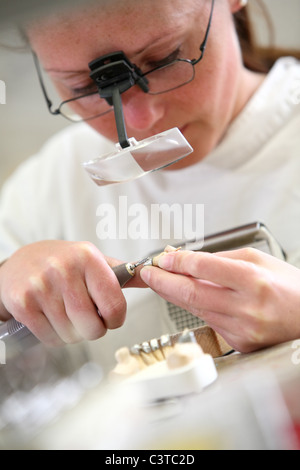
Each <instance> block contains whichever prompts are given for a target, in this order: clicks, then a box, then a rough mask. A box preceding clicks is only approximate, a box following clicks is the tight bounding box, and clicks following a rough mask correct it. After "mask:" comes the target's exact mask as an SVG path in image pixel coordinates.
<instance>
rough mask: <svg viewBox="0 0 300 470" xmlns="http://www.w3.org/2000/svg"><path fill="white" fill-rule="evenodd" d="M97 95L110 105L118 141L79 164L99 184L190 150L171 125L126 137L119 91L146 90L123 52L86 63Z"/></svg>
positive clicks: (155, 166) (133, 175) (175, 158)
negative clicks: (138, 136)
mask: <svg viewBox="0 0 300 470" xmlns="http://www.w3.org/2000/svg"><path fill="white" fill-rule="evenodd" d="M89 67H90V69H91V74H90V77H91V78H92V79H93V80H94V81H95V83H96V85H97V87H98V91H99V95H100V97H101V98H102V99H105V100H106V101H107V102H108V104H109V105H110V106H113V108H114V113H115V121H116V126H117V132H118V138H119V143H118V144H116V152H112V153H110V154H107V155H104V156H102V157H100V158H98V159H96V160H92V161H89V162H86V163H84V164H83V166H84V168H85V169H86V170H87V171H88V173H89V174H90V176H91V177H92V179H93V180H94V181H95V182H96V183H97V184H98V185H99V186H103V185H106V184H112V183H120V182H126V181H130V180H133V179H136V178H139V177H141V176H144V175H145V174H147V173H150V172H152V171H156V170H159V169H161V168H165V167H167V166H169V165H171V164H173V163H175V162H177V161H178V160H181V159H182V158H184V157H186V156H187V155H189V154H190V153H191V152H193V149H192V147H191V146H190V145H189V143H188V142H187V141H186V139H185V138H184V137H183V135H182V134H181V132H180V131H179V129H177V128H174V129H171V130H169V131H166V132H163V133H161V134H158V135H155V136H153V137H150V138H148V139H145V140H143V141H141V142H137V141H136V140H135V139H134V138H130V139H128V137H127V132H126V126H125V120H124V113H123V106H122V98H121V95H122V93H124V92H125V91H127V90H129V89H130V88H131V87H133V86H135V85H137V86H139V87H140V88H141V90H143V91H144V92H145V93H148V92H149V87H148V80H147V78H146V77H144V76H143V75H142V72H141V71H140V69H139V68H138V67H137V66H136V65H134V64H132V63H131V62H130V60H129V59H128V58H127V57H126V55H125V54H124V53H123V52H115V53H112V54H108V55H106V56H103V57H100V58H99V59H96V60H94V61H93V62H91V63H90V64H89Z"/></svg>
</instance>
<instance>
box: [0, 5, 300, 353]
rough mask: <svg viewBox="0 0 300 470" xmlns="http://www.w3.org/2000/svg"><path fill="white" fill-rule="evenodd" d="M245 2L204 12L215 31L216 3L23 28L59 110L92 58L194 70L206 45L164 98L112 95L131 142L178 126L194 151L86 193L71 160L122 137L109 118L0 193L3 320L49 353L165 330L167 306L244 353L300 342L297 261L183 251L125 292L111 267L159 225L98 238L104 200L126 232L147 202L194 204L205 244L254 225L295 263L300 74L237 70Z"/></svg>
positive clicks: (101, 13) (139, 249)
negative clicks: (237, 18) (140, 233)
mask: <svg viewBox="0 0 300 470" xmlns="http://www.w3.org/2000/svg"><path fill="white" fill-rule="evenodd" d="M244 4H245V2H244V1H243V2H241V1H240V0H219V1H217V2H215V6H214V10H213V16H212V22H211V28H210V30H209V28H208V26H207V25H208V24H209V19H210V14H211V11H212V6H213V3H212V1H211V0H187V1H185V2H184V3H182V2H181V1H180V0H167V1H164V2H161V1H160V0H155V1H153V0H151V1H150V0H143V1H140V0H138V1H137V0H128V1H126V2H124V1H123V2H122V1H120V0H115V1H113V2H112V1H109V2H106V1H100V0H99V1H96V2H94V3H93V4H91V5H89V4H88V5H87V6H86V7H84V8H82V9H81V10H80V11H77V12H73V13H71V14H70V12H68V14H61V13H60V15H53V16H51V17H49V18H47V19H43V21H41V22H40V21H37V22H36V23H34V24H31V25H30V26H29V28H28V30H27V34H28V38H29V41H30V44H31V47H32V49H33V50H34V52H35V54H36V55H37V57H38V59H39V61H40V62H41V63H42V66H43V68H44V69H45V70H46V72H47V73H48V74H49V76H50V77H51V79H52V80H53V82H54V84H55V86H56V88H57V90H58V91H59V93H60V96H61V98H62V100H63V101H66V100H69V99H73V98H78V97H80V96H82V95H86V94H90V93H91V92H95V84H94V83H93V81H92V80H91V79H90V78H89V72H90V70H89V67H88V64H89V63H90V62H91V61H93V60H94V59H96V58H98V57H100V56H103V55H105V54H110V53H113V52H115V51H119V50H122V51H124V53H125V54H126V56H127V57H128V58H129V59H130V60H131V62H132V63H134V64H136V65H137V66H138V67H139V68H140V69H141V70H142V71H143V72H146V71H148V70H152V69H155V68H157V67H160V66H165V65H168V64H170V62H173V61H174V60H177V59H190V60H191V59H194V58H196V57H197V58H198V56H199V54H200V52H199V45H200V44H201V43H203V42H202V41H203V38H204V37H205V35H206V33H207V32H208V31H209V36H208V38H207V47H206V50H205V54H204V56H203V58H202V61H201V62H200V63H199V64H198V65H195V78H194V80H192V81H190V82H189V83H187V84H185V86H182V87H177V88H176V89H175V90H172V91H168V85H166V86H165V89H164V91H166V92H165V93H163V94H158V95H151V94H147V93H144V92H143V91H142V90H141V89H139V88H138V87H137V86H135V87H133V88H131V89H130V90H128V91H127V92H126V93H124V94H123V95H122V100H123V106H124V114H125V119H126V125H127V131H128V134H129V135H130V137H131V136H134V137H135V138H136V139H137V140H142V139H144V138H146V137H149V136H152V135H154V134H157V133H160V132H162V131H165V130H167V129H170V128H173V127H178V128H179V129H180V130H181V131H182V133H183V134H184V136H185V137H186V139H187V140H188V141H189V142H190V144H191V145H192V147H193V148H194V153H193V154H192V155H191V156H190V157H187V158H185V159H183V160H182V161H181V162H179V163H177V164H176V165H174V166H173V167H170V168H169V169H167V170H164V171H161V172H158V173H154V174H151V175H148V176H147V177H145V178H142V179H140V180H137V181H134V182H131V183H126V184H122V185H117V186H115V185H113V186H106V187H103V188H97V187H96V186H93V184H92V182H91V181H90V180H89V179H88V177H87V176H86V175H85V174H84V172H83V170H82V168H81V167H80V163H81V162H82V161H85V160H88V159H90V158H96V157H97V156H99V155H101V154H104V153H107V152H108V151H111V149H112V141H114V142H115V141H117V135H116V128H115V121H114V116H113V113H108V114H105V115H102V116H100V117H96V118H95V119H91V120H88V121H87V123H82V124H77V125H76V126H71V127H70V128H68V129H67V130H66V131H63V133H61V134H60V135H58V136H56V137H54V139H53V140H51V141H50V142H49V143H48V144H47V145H46V146H45V147H44V149H43V150H42V152H41V154H40V155H39V156H37V157H34V158H33V159H31V161H29V162H28V163H26V164H25V165H23V166H22V167H21V169H20V170H19V171H18V172H17V173H16V175H15V176H14V177H13V178H12V179H11V181H10V182H8V183H7V185H6V187H5V189H4V192H3V195H2V204H1V210H0V224H1V226H0V233H1V237H0V239H1V242H0V243H1V259H2V260H3V261H4V263H3V265H2V267H1V269H0V292H1V304H0V318H1V319H2V320H6V319H7V318H9V316H10V315H11V314H12V315H13V316H14V317H15V318H16V319H17V320H19V321H21V322H23V323H24V324H25V325H26V326H28V328H29V329H30V330H31V331H32V332H33V333H34V334H35V335H36V336H37V337H38V338H39V339H40V340H41V341H43V342H45V343H46V344H50V345H57V344H61V343H74V342H77V341H80V340H82V339H86V340H95V339H98V338H100V337H103V336H104V335H105V334H106V332H107V330H116V329H118V331H114V332H109V334H108V335H106V338H105V339H102V340H101V342H99V343H97V346H96V348H97V351H100V349H101V348H104V349H105V351H106V354H107V353H108V354H107V355H108V356H110V355H109V352H111V353H113V352H114V350H115V349H116V348H117V347H118V346H123V345H124V344H125V343H127V344H128V345H130V344H133V343H135V342H139V341H143V340H145V339H150V338H151V337H157V336H159V335H160V334H162V333H165V332H166V331H172V330H174V329H176V326H175V325H174V324H173V323H172V321H171V319H170V317H169V316H168V312H167V304H166V303H165V302H164V301H163V300H162V299H163V298H164V299H167V300H168V301H170V302H172V303H175V304H178V305H180V306H182V307H184V308H186V309H188V310H189V311H191V312H192V313H193V314H194V315H195V316H198V317H201V318H202V319H204V320H205V321H206V322H207V323H208V324H209V325H211V326H212V327H213V328H214V329H215V330H217V331H218V332H220V333H221V334H222V335H223V336H224V338H225V339H226V340H227V341H228V342H229V343H230V344H231V345H232V346H233V347H234V348H236V349H237V350H240V351H244V352H248V351H253V350H255V349H258V348H261V347H264V346H267V345H272V344H276V343H279V342H283V341H287V340H292V339H295V338H297V337H299V336H300V314H299V311H300V308H299V307H300V293H299V284H300V271H299V269H298V268H297V267H295V266H292V264H287V263H283V262H281V261H278V260H277V259H273V258H272V257H270V256H269V255H265V254H263V253H261V252H257V251H255V250H238V251H236V252H230V253H221V254H214V255H210V254H205V253H190V252H185V251H183V252H177V253H171V254H169V255H167V256H165V257H163V258H162V260H161V268H163V269H158V268H144V269H143V270H142V271H141V276H140V277H139V276H137V277H136V279H134V280H133V281H131V287H145V284H146V285H148V286H150V287H151V289H152V290H150V289H128V290H127V291H126V292H125V291H124V292H122V290H121V289H120V287H119V285H118V282H117V280H116V278H115V276H114V274H113V273H112V270H111V268H110V266H113V265H116V264H118V263H119V262H120V261H121V260H122V261H124V260H126V261H128V260H137V259H139V258H143V257H144V256H145V255H147V254H148V253H149V252H152V251H155V250H159V249H161V248H163V244H164V243H165V242H166V241H167V240H165V239H164V237H163V236H162V234H161V232H160V236H158V237H156V236H155V237H153V236H151V234H153V233H157V232H155V227H151V230H150V229H149V233H148V236H144V238H143V237H136V239H133V237H130V236H129V232H127V233H125V235H124V233H123V234H121V235H122V236H120V232H119V233H118V235H119V236H110V237H109V236H107V237H105V236H104V234H103V232H101V230H100V229H99V224H100V226H101V227H102V229H103V227H104V223H103V220H102V219H101V217H103V207H104V205H105V207H106V208H107V205H108V204H112V205H113V207H114V208H115V209H116V217H117V218H118V220H120V221H121V219H122V217H123V219H122V221H124V217H125V218H126V220H127V222H128V221H129V219H130V217H132V216H133V215H134V207H135V206H134V205H135V204H136V203H140V204H142V205H143V207H145V209H146V212H145V214H146V216H147V214H149V213H150V212H151V208H153V207H154V205H157V204H160V205H163V204H164V207H167V208H168V207H169V208H170V207H171V206H172V204H174V203H178V204H180V205H181V206H182V207H184V205H187V204H190V205H196V204H204V208H205V232H206V234H210V233H213V232H217V231H219V230H224V229H226V228H230V227H234V226H237V225H240V224H243V223H248V222H253V221H254V220H261V221H263V222H264V223H266V225H268V226H269V228H270V229H271V230H272V232H273V233H274V234H275V235H276V237H277V238H278V240H279V241H280V242H281V244H282V245H283V247H284V249H285V250H286V252H287V253H288V255H289V261H290V262H291V263H293V264H295V265H297V264H298V266H300V245H299V234H300V218H299V199H300V193H299V187H300V185H299V175H300V171H299V170H300V168H299V166H300V163H299V159H298V149H299V139H298V130H297V129H298V128H299V107H297V106H296V104H294V102H293V99H292V93H293V91H292V90H294V88H293V87H294V81H295V79H296V78H297V77H299V65H298V63H297V62H296V61H294V60H292V59H287V60H283V61H281V62H280V63H278V64H277V65H276V66H275V68H274V69H273V70H272V71H271V73H270V75H269V76H267V77H266V76H265V75H264V74H260V73H254V72H251V71H250V70H247V69H246V68H245V66H244V65H243V60H242V55H241V50H240V45H239V42H238V39H237V34H236V30H235V27H234V21H233V14H234V13H235V12H237V11H238V10H240V9H241V8H242V7H243V6H244ZM99 100H100V98H99V97H98V96H97V94H95V93H94V94H93V95H91V96H89V107H87V106H86V105H85V106H83V105H82V102H81V101H80V100H75V101H72V102H71V106H72V107H73V109H74V111H76V113H78V114H80V115H81V117H82V118H83V119H88V118H89V117H94V116H95V114H94V109H96V108H97V106H99ZM92 108H93V112H92V111H91V113H90V112H89V109H90V110H92ZM124 198H125V199H124ZM124 201H126V207H127V208H128V212H127V213H125V214H124V213H123V212H122V210H123V208H124V205H122V204H123V203H124ZM121 206H122V207H121ZM121 212H122V213H121ZM125 212H126V211H125ZM29 214H30V220H28V218H29ZM120 214H121V215H120ZM146 216H145V220H144V223H146ZM192 222H193V221H192V220H190V221H188V222H187V223H188V224H189V223H192ZM107 223H108V221H107ZM175 223H177V221H175ZM156 228H157V229H158V231H159V227H156ZM52 240H54V241H52ZM83 240H88V242H86V241H84V242H83ZM171 241H172V240H171ZM5 260H6V261H5ZM154 291H156V292H158V294H159V296H157V295H156V294H155V293H154ZM126 305H128V316H127V318H126V308H127V306H126ZM99 312H101V315H99ZM125 319H126V321H125ZM121 326H122V328H120V327H121Z"/></svg>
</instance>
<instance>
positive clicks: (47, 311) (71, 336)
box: [41, 298, 84, 344]
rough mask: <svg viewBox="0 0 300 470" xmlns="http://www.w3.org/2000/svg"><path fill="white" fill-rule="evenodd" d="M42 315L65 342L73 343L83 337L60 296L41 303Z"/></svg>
mask: <svg viewBox="0 0 300 470" xmlns="http://www.w3.org/2000/svg"><path fill="white" fill-rule="evenodd" d="M41 307H42V309H43V310H42V311H43V314H44V316H46V318H47V319H48V321H49V323H50V325H51V326H52V328H53V330H54V331H55V332H56V333H57V335H58V336H59V337H60V338H61V340H62V341H63V342H64V343H65V344H75V343H78V342H80V341H82V340H83V339H84V336H83V335H82V333H81V332H80V330H78V329H77V328H76V325H74V324H73V323H72V321H71V319H70V318H69V316H68V314H67V312H66V308H65V303H64V302H63V300H62V299H61V298H59V299H53V298H52V299H51V300H50V301H49V302H47V303H45V302H42V303H41Z"/></svg>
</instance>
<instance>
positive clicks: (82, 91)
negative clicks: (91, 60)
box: [71, 83, 98, 97]
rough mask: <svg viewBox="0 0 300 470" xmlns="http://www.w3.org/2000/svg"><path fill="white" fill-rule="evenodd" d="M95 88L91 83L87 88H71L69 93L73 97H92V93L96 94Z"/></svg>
mask: <svg viewBox="0 0 300 470" xmlns="http://www.w3.org/2000/svg"><path fill="white" fill-rule="evenodd" d="M97 91H98V90H97V87H96V86H95V84H94V83H91V84H89V85H87V86H83V87H78V88H72V89H71V92H72V95H73V96H74V97H80V96H84V95H92V94H94V93H97Z"/></svg>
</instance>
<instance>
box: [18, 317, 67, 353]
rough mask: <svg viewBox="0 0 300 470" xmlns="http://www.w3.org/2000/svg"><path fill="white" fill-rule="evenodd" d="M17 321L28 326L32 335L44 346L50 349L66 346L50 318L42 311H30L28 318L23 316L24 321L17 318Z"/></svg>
mask: <svg viewBox="0 0 300 470" xmlns="http://www.w3.org/2000/svg"><path fill="white" fill-rule="evenodd" d="M15 319H16V320H17V321H21V323H22V324H23V325H24V326H26V327H27V328H28V329H29V330H30V331H31V333H32V334H33V335H34V336H35V337H36V338H37V339H38V340H39V341H40V342H41V343H43V344H45V345H46V346H49V347H59V346H63V345H65V343H64V341H63V340H62V339H61V338H60V336H59V335H58V334H57V333H56V331H55V330H54V329H53V327H52V325H51V323H50V322H49V320H48V318H47V317H46V316H45V315H44V314H43V312H41V311H30V312H29V313H27V315H26V318H25V319H24V316H23V315H22V320H19V319H18V315H16V316H15Z"/></svg>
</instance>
